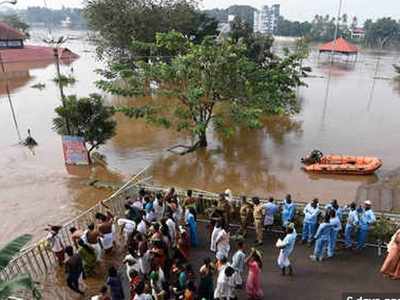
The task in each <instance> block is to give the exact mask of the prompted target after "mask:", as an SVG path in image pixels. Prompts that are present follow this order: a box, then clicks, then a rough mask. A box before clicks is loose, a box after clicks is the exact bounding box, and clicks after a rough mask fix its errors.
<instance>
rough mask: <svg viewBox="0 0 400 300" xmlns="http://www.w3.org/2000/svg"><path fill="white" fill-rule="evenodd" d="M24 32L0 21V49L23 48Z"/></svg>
mask: <svg viewBox="0 0 400 300" xmlns="http://www.w3.org/2000/svg"><path fill="white" fill-rule="evenodd" d="M25 38H26V36H25V34H23V33H22V32H19V31H18V30H16V29H15V28H13V27H11V26H9V25H8V24H6V23H4V22H0V49H15V48H24V39H25Z"/></svg>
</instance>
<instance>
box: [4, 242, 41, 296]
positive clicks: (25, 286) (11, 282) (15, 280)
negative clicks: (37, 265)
mask: <svg viewBox="0 0 400 300" xmlns="http://www.w3.org/2000/svg"><path fill="white" fill-rule="evenodd" d="M31 239H32V236H31V235H28V234H27V235H22V236H20V237H18V238H16V239H14V240H13V241H12V242H10V243H8V244H7V245H6V246H4V247H3V248H1V249H0V272H2V271H3V270H4V269H5V268H6V267H7V265H8V264H9V263H10V262H11V260H12V259H13V258H14V257H15V256H16V255H17V254H18V253H19V252H20V251H21V249H22V248H23V247H24V246H25V245H26V244H27V243H28V242H29V241H30V240H31ZM20 290H28V291H30V292H31V293H32V299H35V300H38V299H41V298H42V297H41V294H40V292H39V290H38V288H37V286H36V283H35V282H34V281H33V279H32V277H31V275H30V274H24V273H22V274H18V275H17V276H14V277H12V278H10V279H8V280H1V279H0V300H7V299H9V297H11V296H13V295H15V293H16V292H18V291H20Z"/></svg>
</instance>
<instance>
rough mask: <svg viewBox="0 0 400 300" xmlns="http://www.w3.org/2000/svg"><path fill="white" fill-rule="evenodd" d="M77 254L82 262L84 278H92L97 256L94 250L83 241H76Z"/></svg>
mask: <svg viewBox="0 0 400 300" xmlns="http://www.w3.org/2000/svg"><path fill="white" fill-rule="evenodd" d="M78 244H79V250H78V253H79V255H80V257H81V258H82V261H83V270H84V274H85V276H92V275H93V274H94V269H95V267H96V262H97V256H96V252H95V250H94V249H93V248H92V247H90V246H89V245H88V244H86V243H85V242H84V241H83V240H79V241H78Z"/></svg>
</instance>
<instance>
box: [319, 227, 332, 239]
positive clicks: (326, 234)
mask: <svg viewBox="0 0 400 300" xmlns="http://www.w3.org/2000/svg"><path fill="white" fill-rule="evenodd" d="M331 231H332V225H331V224H330V223H321V224H320V225H319V227H318V230H317V233H316V234H315V239H321V240H329V238H330V236H331Z"/></svg>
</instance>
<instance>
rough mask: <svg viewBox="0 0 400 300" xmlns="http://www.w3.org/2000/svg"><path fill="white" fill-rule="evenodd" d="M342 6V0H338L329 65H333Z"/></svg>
mask: <svg viewBox="0 0 400 300" xmlns="http://www.w3.org/2000/svg"><path fill="white" fill-rule="evenodd" d="M342 6H343V0H339V8H338V14H337V18H336V26H335V34H334V36H333V49H332V53H331V64H333V60H334V56H335V51H336V40H337V38H338V31H339V25H340V16H341V14H342Z"/></svg>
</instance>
